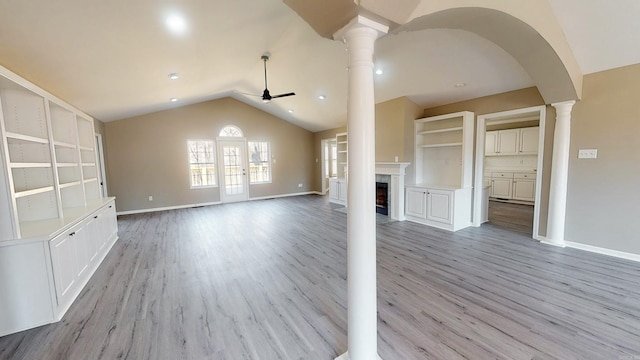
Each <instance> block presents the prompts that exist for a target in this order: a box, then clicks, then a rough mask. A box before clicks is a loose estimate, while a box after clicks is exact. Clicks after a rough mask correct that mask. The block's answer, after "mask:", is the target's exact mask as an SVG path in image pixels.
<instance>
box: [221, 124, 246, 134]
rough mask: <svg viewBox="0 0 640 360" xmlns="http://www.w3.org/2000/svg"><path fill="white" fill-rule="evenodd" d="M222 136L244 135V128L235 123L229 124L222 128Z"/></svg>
mask: <svg viewBox="0 0 640 360" xmlns="http://www.w3.org/2000/svg"><path fill="white" fill-rule="evenodd" d="M218 136H221V137H242V130H240V129H238V128H237V127H235V126H233V125H227V126H225V127H223V128H222V130H220V134H219V135H218Z"/></svg>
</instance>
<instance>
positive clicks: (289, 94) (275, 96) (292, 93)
mask: <svg viewBox="0 0 640 360" xmlns="http://www.w3.org/2000/svg"><path fill="white" fill-rule="evenodd" d="M295 94H296V93H294V92H290V93H286V94H280V95H273V96H272V97H271V98H272V99H275V98H281V97H285V96H293V95H295Z"/></svg>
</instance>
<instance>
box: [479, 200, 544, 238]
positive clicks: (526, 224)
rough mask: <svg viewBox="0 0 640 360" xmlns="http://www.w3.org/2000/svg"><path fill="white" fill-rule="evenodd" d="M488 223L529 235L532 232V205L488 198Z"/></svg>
mask: <svg viewBox="0 0 640 360" xmlns="http://www.w3.org/2000/svg"><path fill="white" fill-rule="evenodd" d="M489 223H491V224H493V225H495V226H497V227H499V228H503V229H507V230H511V231H516V232H519V233H522V234H525V235H528V236H529V237H531V236H532V234H533V205H524V204H514V203H507V202H503V201H495V200H490V201H489Z"/></svg>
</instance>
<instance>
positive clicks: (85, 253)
mask: <svg viewBox="0 0 640 360" xmlns="http://www.w3.org/2000/svg"><path fill="white" fill-rule="evenodd" d="M72 234H73V235H72V236H73V237H74V243H75V245H76V259H77V262H76V265H77V266H78V267H77V270H78V273H77V276H78V277H82V276H85V273H86V271H87V270H88V269H89V264H90V263H91V252H92V250H91V249H92V248H93V246H92V244H91V241H90V240H91V236H90V235H89V231H88V229H87V226H86V224H85V225H84V226H82V227H80V228H78V229H77V230H75V231H74V232H73V233H72Z"/></svg>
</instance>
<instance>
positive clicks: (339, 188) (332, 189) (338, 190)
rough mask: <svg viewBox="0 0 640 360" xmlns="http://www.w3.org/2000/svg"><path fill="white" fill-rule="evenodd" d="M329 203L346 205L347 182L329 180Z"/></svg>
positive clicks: (335, 179) (343, 180)
mask: <svg viewBox="0 0 640 360" xmlns="http://www.w3.org/2000/svg"><path fill="white" fill-rule="evenodd" d="M329 201H330V202H332V203H335V204H341V205H346V204H347V180H345V179H337V178H331V179H329Z"/></svg>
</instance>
